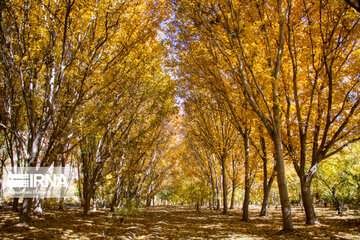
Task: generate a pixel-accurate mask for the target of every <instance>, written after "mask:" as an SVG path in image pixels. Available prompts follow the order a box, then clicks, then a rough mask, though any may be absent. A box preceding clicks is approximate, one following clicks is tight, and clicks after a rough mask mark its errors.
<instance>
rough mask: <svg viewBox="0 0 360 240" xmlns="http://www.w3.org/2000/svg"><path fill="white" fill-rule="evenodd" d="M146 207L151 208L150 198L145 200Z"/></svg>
mask: <svg viewBox="0 0 360 240" xmlns="http://www.w3.org/2000/svg"><path fill="white" fill-rule="evenodd" d="M146 206H147V207H150V206H151V197H148V198H146Z"/></svg>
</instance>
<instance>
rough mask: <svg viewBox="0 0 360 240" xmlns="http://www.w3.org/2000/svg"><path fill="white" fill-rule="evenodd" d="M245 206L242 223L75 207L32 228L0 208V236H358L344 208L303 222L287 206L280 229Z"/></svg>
mask: <svg viewBox="0 0 360 240" xmlns="http://www.w3.org/2000/svg"><path fill="white" fill-rule="evenodd" d="M259 210H260V209H259V208H258V207H256V206H252V207H251V209H250V211H251V212H250V217H251V220H250V222H242V221H241V209H240V208H237V209H234V210H231V211H230V213H229V215H226V216H225V215H222V214H221V212H219V211H215V210H209V209H207V208H202V209H201V211H200V212H197V211H196V210H195V209H194V208H192V207H180V206H154V207H149V208H143V209H140V210H139V211H138V212H137V213H135V214H131V215H122V214H111V213H109V211H108V210H103V209H101V210H98V211H97V212H93V213H92V214H91V216H89V217H83V216H82V215H81V213H82V212H81V209H80V208H67V209H65V210H64V211H58V210H45V211H44V214H43V216H42V217H33V219H32V222H31V227H27V228H25V227H16V226H15V225H16V223H17V222H18V213H13V212H11V211H10V210H7V209H2V210H1V212H0V221H1V222H0V239H286V240H290V239H332V240H334V239H339V240H344V239H360V214H359V212H358V211H355V210H349V211H348V212H347V213H346V214H344V216H337V215H336V211H335V210H333V209H330V208H317V209H316V212H317V215H318V218H319V220H320V224H318V225H315V226H307V225H305V224H304V222H305V216H304V213H303V211H302V210H301V209H300V208H296V207H294V208H292V214H293V219H294V225H295V230H294V231H293V232H290V233H287V232H281V231H280V230H281V226H282V223H281V215H280V209H279V208H275V207H271V208H270V210H269V211H270V212H269V216H267V217H258V213H259Z"/></svg>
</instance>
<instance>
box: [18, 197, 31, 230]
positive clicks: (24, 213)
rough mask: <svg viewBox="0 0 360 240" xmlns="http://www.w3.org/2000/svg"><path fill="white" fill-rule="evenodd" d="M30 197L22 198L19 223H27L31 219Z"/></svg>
mask: <svg viewBox="0 0 360 240" xmlns="http://www.w3.org/2000/svg"><path fill="white" fill-rule="evenodd" d="M32 202H33V199H32V198H24V200H23V203H22V207H21V210H20V225H29V224H30V220H31V215H30V214H31V205H32Z"/></svg>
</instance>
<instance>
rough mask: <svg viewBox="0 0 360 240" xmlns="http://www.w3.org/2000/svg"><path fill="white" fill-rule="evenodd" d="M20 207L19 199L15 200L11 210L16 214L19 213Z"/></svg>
mask: <svg viewBox="0 0 360 240" xmlns="http://www.w3.org/2000/svg"><path fill="white" fill-rule="evenodd" d="M18 206H19V198H14V200H13V203H12V208H11V210H12V211H14V212H17V211H19V209H18Z"/></svg>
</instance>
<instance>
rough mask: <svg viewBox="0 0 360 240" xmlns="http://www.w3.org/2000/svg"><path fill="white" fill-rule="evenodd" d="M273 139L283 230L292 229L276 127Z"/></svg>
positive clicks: (279, 137)
mask: <svg viewBox="0 0 360 240" xmlns="http://www.w3.org/2000/svg"><path fill="white" fill-rule="evenodd" d="M273 141H274V147H275V157H276V166H277V183H278V188H279V195H280V202H281V212H282V218H283V229H284V230H285V231H291V230H293V229H294V226H293V221H292V216H291V206H290V201H289V196H288V190H287V184H286V178H285V166H284V155H283V149H282V142H281V135H280V128H277V129H276V131H275V132H274V136H273Z"/></svg>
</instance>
